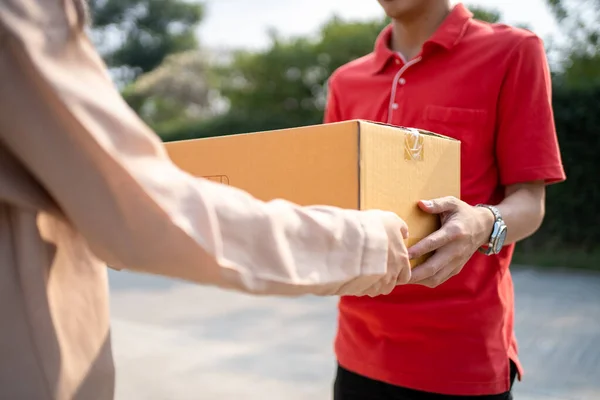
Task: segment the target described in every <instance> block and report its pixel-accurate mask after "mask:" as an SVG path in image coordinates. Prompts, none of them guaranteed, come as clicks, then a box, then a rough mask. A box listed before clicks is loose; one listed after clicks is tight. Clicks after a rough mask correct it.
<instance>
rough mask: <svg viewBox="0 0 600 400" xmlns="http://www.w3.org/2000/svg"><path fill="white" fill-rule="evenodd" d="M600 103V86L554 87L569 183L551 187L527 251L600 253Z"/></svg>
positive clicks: (557, 123) (526, 243)
mask: <svg viewBox="0 0 600 400" xmlns="http://www.w3.org/2000/svg"><path fill="white" fill-rule="evenodd" d="M599 104H600V85H596V86H593V87H589V88H587V89H579V88H569V87H564V86H559V87H556V88H555V91H554V112H555V121H556V128H557V131H558V137H559V143H560V146H561V153H562V157H563V163H564V165H565V169H566V173H567V181H566V182H564V183H561V184H559V185H553V186H550V187H548V196H547V203H546V204H547V209H546V219H545V222H544V224H543V226H542V228H541V229H540V231H539V232H538V233H537V234H536V235H535V236H533V237H532V238H531V239H529V240H528V241H526V242H525V243H524V247H525V248H548V249H559V248H563V249H564V248H567V249H574V250H578V251H584V252H591V251H592V250H593V249H599V247H598V243H600V229H599V228H598V227H599V226H600V209H599V208H598V205H600V157H598V154H600V136H599V135H598V128H599V127H600V113H598V105H599Z"/></svg>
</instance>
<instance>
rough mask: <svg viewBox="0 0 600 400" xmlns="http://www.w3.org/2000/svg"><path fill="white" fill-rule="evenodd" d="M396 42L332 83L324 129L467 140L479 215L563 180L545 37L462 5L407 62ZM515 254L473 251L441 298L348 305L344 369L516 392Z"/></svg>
mask: <svg viewBox="0 0 600 400" xmlns="http://www.w3.org/2000/svg"><path fill="white" fill-rule="evenodd" d="M390 37H391V27H388V28H386V29H385V30H384V31H383V32H382V33H381V35H380V36H379V38H378V39H377V43H376V46H375V50H374V52H373V53H371V54H369V55H367V56H365V57H363V58H360V59H358V60H355V61H353V62H350V63H349V64H346V65H344V66H342V67H341V68H339V69H338V70H337V71H336V72H335V73H334V74H333V75H332V77H331V79H330V81H329V95H328V104H327V110H326V117H325V120H326V121H327V122H335V121H340V120H348V119H355V118H360V119H367V120H373V121H380V122H387V123H390V124H393V125H402V126H410V127H418V128H423V129H426V130H430V131H433V132H438V133H441V134H445V135H448V136H452V137H454V138H456V139H459V140H460V141H461V142H462V145H461V148H462V154H461V163H462V166H461V169H462V178H461V179H462V182H461V191H462V200H463V201H465V202H467V203H469V204H472V205H475V204H477V203H487V204H497V203H499V202H500V201H502V198H503V193H504V188H505V186H507V185H511V184H516V183H522V182H529V181H535V180H545V181H546V182H548V183H553V182H558V181H561V180H563V179H565V175H564V172H563V168H562V164H561V158H560V155H559V149H558V144H557V140H556V134H555V128H554V124H553V113H552V108H551V82H550V74H549V70H548V65H547V60H546V55H545V52H544V47H543V44H542V42H541V40H540V39H539V38H538V37H537V36H535V35H534V34H533V33H531V32H529V31H525V30H521V29H515V28H511V27H508V26H505V25H500V24H488V23H483V22H480V21H477V20H474V19H472V14H471V13H470V12H469V11H468V10H467V9H466V8H465V7H464V6H462V5H460V4H459V5H457V6H455V7H454V9H453V11H452V12H451V14H450V15H449V16H448V17H447V18H446V20H445V21H444V22H443V23H442V25H441V26H440V28H439V29H438V30H437V32H436V33H435V34H434V35H433V36H432V37H431V38H430V39H429V40H428V41H427V42H426V43H425V45H424V46H423V49H422V52H421V54H419V55H418V56H417V57H415V58H414V59H412V60H410V61H408V62H405V61H403V60H402V57H401V56H399V55H397V54H395V53H394V52H392V51H391V50H390V49H389V48H388V43H389V42H390ZM509 229H510V228H509ZM512 253H513V246H512V245H511V246H507V247H506V248H505V249H504V250H503V251H502V253H501V254H499V255H497V256H491V257H486V256H484V255H481V254H479V253H476V254H475V255H474V256H473V257H472V258H471V260H470V261H469V262H468V263H467V264H466V265H465V267H464V269H463V270H462V272H461V273H460V274H459V275H458V276H456V277H454V278H452V279H450V280H449V281H447V282H446V283H444V284H443V285H441V286H439V287H437V288H435V289H429V288H426V287H423V286H418V285H408V286H400V287H398V288H397V289H396V290H395V291H394V292H392V293H391V294H390V295H388V296H380V297H376V298H368V297H344V298H342V299H341V301H340V304H339V311H340V314H339V330H338V334H337V338H336V344H335V348H336V353H337V357H338V360H339V363H340V364H341V365H342V366H343V367H344V368H346V369H349V370H351V371H354V372H355V373H358V374H360V375H363V376H366V377H369V378H372V379H376V380H379V381H383V382H387V383H390V384H393V385H397V386H403V387H407V388H412V389H416V390H422V391H427V392H435V393H442V394H450V395H484V394H496V393H502V392H505V391H508V390H509V359H512V360H513V361H514V362H515V363H517V365H519V362H518V360H517V344H516V341H515V337H514V332H513V313H514V303H513V283H512V280H511V275H510V271H509V269H508V267H509V264H510V260H511V257H512ZM519 368H520V366H519Z"/></svg>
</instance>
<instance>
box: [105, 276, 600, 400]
mask: <svg viewBox="0 0 600 400" xmlns="http://www.w3.org/2000/svg"><path fill="white" fill-rule="evenodd" d="M513 276H514V280H515V291H516V293H517V318H516V327H517V338H518V340H519V346H520V353H521V359H522V362H523V364H524V366H525V368H526V375H525V377H524V380H523V382H519V383H517V384H516V387H515V394H516V396H515V400H600V274H588V273H579V272H577V273H574V272H572V271H571V272H569V271H543V270H535V269H521V268H519V269H515V272H514V274H513ZM110 281H111V305H112V316H113V317H112V319H113V331H112V335H113V346H114V353H115V361H116V363H117V400H192V399H193V400H199V399H201V400H215V399H219V400H229V399H231V400H234V399H235V400H239V399H244V400H255V399H256V400H258V399H260V400H328V399H331V394H330V392H331V390H330V387H331V381H332V379H333V371H334V366H335V362H334V358H333V352H332V340H333V335H334V332H335V323H336V299H333V298H331V299H320V298H314V297H305V298H301V299H281V298H266V297H265V298H251V297H248V296H244V295H240V294H235V293H231V292H225V291H221V290H217V289H213V288H206V287H198V286H194V285H190V284H186V283H182V282H177V281H173V280H167V279H163V278H157V277H150V276H144V275H136V274H131V273H127V272H112V271H111V273H110Z"/></svg>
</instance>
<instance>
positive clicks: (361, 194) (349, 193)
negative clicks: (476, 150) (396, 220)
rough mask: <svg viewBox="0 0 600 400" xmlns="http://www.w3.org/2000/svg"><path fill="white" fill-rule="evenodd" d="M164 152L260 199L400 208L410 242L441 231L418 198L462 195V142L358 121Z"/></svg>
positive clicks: (190, 143)
mask: <svg viewBox="0 0 600 400" xmlns="http://www.w3.org/2000/svg"><path fill="white" fill-rule="evenodd" d="M166 147H167V151H168V153H169V156H170V157H171V159H172V160H173V161H174V163H175V164H177V165H178V166H179V167H180V168H182V169H183V170H185V171H187V172H189V173H191V174H192V175H195V176H199V177H205V178H208V179H212V180H214V181H217V182H220V183H224V184H227V185H232V186H235V187H238V188H240V189H243V190H246V191H248V192H250V193H251V194H252V195H254V196H255V197H257V198H259V199H262V200H271V199H275V198H283V199H287V200H290V201H292V202H294V203H297V204H301V205H316V204H319V205H333V206H337V207H342V208H351V209H383V210H389V211H394V212H396V213H397V214H398V215H399V216H400V217H402V218H403V219H404V220H405V221H406V222H407V224H408V226H409V231H410V239H409V243H408V244H409V245H411V244H413V243H415V242H416V241H418V240H420V239H422V238H423V237H425V236H427V235H428V234H430V233H431V232H433V231H434V230H435V229H437V228H438V227H439V218H438V217H435V216H431V215H427V214H426V213H424V212H423V211H421V210H420V209H419V208H418V207H417V202H418V201H419V200H421V199H431V198H436V197H442V196H456V197H460V142H459V141H457V140H454V139H450V138H447V137H444V136H441V135H437V134H434V133H431V132H426V131H418V130H415V129H411V128H397V127H392V126H388V125H383V124H376V123H371V122H367V121H362V120H353V121H346V122H340V123H333V124H322V125H315V126H307V127H301V128H293V129H283V130H276V131H268V132H258V133H251V134H240V135H231V136H221V137H213V138H207V139H196V140H186V141H179V142H170V143H167V144H166ZM422 261H423V260H416V261H415V262H414V265H417V264H419V263H421V262H422Z"/></svg>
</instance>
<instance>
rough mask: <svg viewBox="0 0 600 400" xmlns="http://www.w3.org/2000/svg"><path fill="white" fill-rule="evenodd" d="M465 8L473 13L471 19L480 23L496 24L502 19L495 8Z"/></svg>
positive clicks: (473, 6)
mask: <svg viewBox="0 0 600 400" xmlns="http://www.w3.org/2000/svg"><path fill="white" fill-rule="evenodd" d="M467 8H468V9H469V10H470V11H471V12H472V13H473V17H474V18H475V19H478V20H480V21H485V22H490V23H497V22H500V20H501V19H502V14H500V11H498V10H497V9H495V8H484V7H481V6H475V5H468V6H467Z"/></svg>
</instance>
